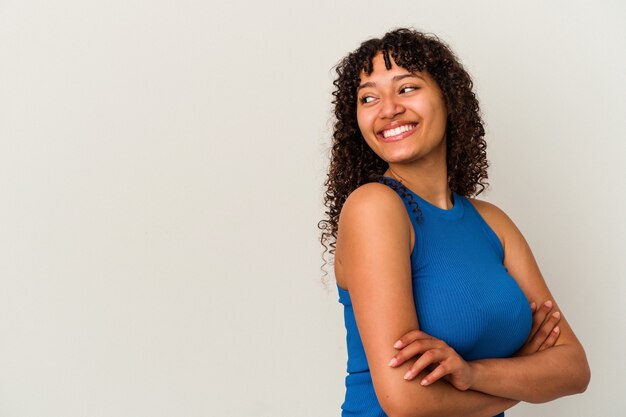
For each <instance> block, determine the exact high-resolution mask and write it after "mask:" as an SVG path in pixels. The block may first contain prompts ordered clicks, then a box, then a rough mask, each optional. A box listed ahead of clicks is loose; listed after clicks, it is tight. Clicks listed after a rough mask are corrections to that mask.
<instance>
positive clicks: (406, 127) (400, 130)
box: [383, 124, 415, 138]
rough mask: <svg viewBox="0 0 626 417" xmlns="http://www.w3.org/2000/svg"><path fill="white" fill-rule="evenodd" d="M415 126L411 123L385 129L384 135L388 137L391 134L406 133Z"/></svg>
mask: <svg viewBox="0 0 626 417" xmlns="http://www.w3.org/2000/svg"><path fill="white" fill-rule="evenodd" d="M414 127H415V125H414V124H410V125H402V126H399V127H396V128H395V129H389V130H383V137H384V138H388V137H390V136H396V135H399V134H400V133H404V132H407V131H409V130H411V129H413V128H414Z"/></svg>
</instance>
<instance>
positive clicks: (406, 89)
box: [400, 86, 417, 93]
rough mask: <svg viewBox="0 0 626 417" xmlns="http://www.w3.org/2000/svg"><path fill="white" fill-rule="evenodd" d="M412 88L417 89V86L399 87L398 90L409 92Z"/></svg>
mask: <svg viewBox="0 0 626 417" xmlns="http://www.w3.org/2000/svg"><path fill="white" fill-rule="evenodd" d="M413 90H417V87H411V86H406V87H402V88H401V89H400V92H401V93H402V92H405V93H410V92H411V91H413Z"/></svg>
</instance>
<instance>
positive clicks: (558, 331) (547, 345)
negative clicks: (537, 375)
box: [537, 326, 561, 352]
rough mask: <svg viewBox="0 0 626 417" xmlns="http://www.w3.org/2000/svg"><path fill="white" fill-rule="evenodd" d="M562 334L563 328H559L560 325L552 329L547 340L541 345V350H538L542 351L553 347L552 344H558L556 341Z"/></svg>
mask: <svg viewBox="0 0 626 417" xmlns="http://www.w3.org/2000/svg"><path fill="white" fill-rule="evenodd" d="M560 334H561V329H559V326H556V327H555V328H554V329H552V331H551V332H550V335H549V336H548V338H547V339H546V341H545V342H543V344H542V345H541V346H540V347H539V350H538V351H537V352H541V351H542V350H546V349H547V348H551V347H552V346H554V345H555V344H556V341H557V340H558V339H559V335H560Z"/></svg>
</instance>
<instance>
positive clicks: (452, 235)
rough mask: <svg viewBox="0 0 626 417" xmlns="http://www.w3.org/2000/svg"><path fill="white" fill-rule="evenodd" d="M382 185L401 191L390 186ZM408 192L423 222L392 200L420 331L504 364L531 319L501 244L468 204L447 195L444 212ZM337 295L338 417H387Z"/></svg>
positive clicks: (347, 304)
mask: <svg viewBox="0 0 626 417" xmlns="http://www.w3.org/2000/svg"><path fill="white" fill-rule="evenodd" d="M383 178H387V179H388V180H390V181H392V182H395V183H396V184H398V185H399V186H400V188H401V183H400V182H399V181H397V180H395V179H394V178H391V177H383ZM381 182H382V179H381ZM407 192H408V193H409V194H410V195H411V196H412V197H413V200H414V201H415V202H416V203H417V204H418V207H419V209H420V210H421V215H422V221H420V222H418V221H417V219H416V218H415V213H413V208H414V207H415V206H414V204H411V203H410V199H409V197H402V195H401V194H400V192H398V195H400V197H401V198H402V200H403V201H404V204H405V206H406V208H407V209H408V211H409V217H410V218H411V223H412V225H413V229H414V231H415V246H414V247H413V250H412V252H411V275H412V282H413V298H414V301H415V309H416V312H417V317H418V322H419V325H420V329H421V330H423V331H425V332H426V333H428V334H430V335H432V336H434V337H437V338H439V339H441V340H444V341H445V342H446V343H447V344H448V345H449V346H450V347H452V348H453V349H454V350H456V352H458V353H459V354H460V355H461V356H462V357H463V358H464V359H465V360H467V361H471V360H476V359H484V358H504V357H510V356H511V355H512V354H513V353H514V352H515V351H517V350H518V349H519V348H520V347H521V346H522V345H523V344H524V342H525V341H526V339H527V338H528V335H529V333H530V328H531V326H532V313H531V311H530V305H529V302H528V300H527V299H526V296H525V295H524V293H523V292H522V290H521V289H520V287H519V286H518V284H517V282H516V281H515V279H514V278H513V277H512V276H511V275H510V274H509V273H508V271H507V269H506V268H505V267H504V265H503V260H504V250H503V248H502V245H501V243H500V239H499V238H498V236H497V235H496V234H495V233H494V231H493V230H492V229H491V228H490V227H489V225H488V224H487V223H486V222H485V221H484V220H483V218H482V217H481V216H480V214H479V213H478V211H476V209H475V208H474V206H473V205H472V203H470V202H469V200H467V198H465V197H463V196H461V195H458V194H456V193H453V195H452V196H453V199H454V202H453V207H452V208H451V209H449V210H444V209H441V208H439V207H437V206H435V205H433V204H431V203H429V202H428V201H426V200H424V199H422V198H421V197H420V196H418V195H417V194H415V193H414V192H412V191H411V190H409V189H407ZM337 289H338V292H339V302H340V303H341V304H343V306H344V321H345V326H346V343H347V349H348V362H347V369H346V370H347V375H346V378H345V385H346V395H345V401H344V402H343V404H342V406H341V409H342V413H341V415H342V417H386V414H385V412H384V411H383V409H382V408H381V406H380V404H379V402H378V399H377V398H376V394H375V392H374V386H373V384H372V378H371V374H370V371H369V366H368V364H367V358H366V356H365V350H364V348H363V344H362V342H361V337H360V335H359V330H358V328H357V325H356V321H355V317H354V311H353V309H352V302H351V300H350V293H349V292H348V291H347V290H345V289H343V288H341V287H339V285H337ZM502 416H504V413H500V414H499V415H498V416H496V417H502Z"/></svg>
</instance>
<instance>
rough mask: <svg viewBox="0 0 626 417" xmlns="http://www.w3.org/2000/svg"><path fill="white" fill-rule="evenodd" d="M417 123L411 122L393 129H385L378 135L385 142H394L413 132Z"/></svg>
mask: <svg viewBox="0 0 626 417" xmlns="http://www.w3.org/2000/svg"><path fill="white" fill-rule="evenodd" d="M417 125H418V124H417V123H409V124H405V125H402V126H398V127H394V128H392V129H385V130H382V131H380V132H379V133H378V137H379V138H380V139H381V140H383V141H385V142H394V141H396V140H400V139H404V138H405V137H407V136H409V135H411V133H413V131H414V130H415V128H416V127H417Z"/></svg>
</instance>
